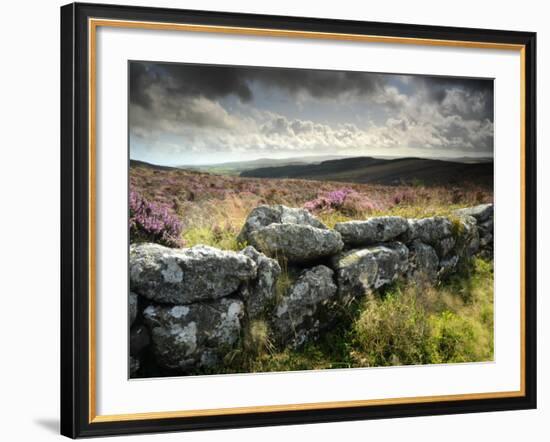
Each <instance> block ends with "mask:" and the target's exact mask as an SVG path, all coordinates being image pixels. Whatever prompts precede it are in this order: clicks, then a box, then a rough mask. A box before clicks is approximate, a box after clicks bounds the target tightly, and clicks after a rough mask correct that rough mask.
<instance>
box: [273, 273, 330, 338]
mask: <svg viewBox="0 0 550 442" xmlns="http://www.w3.org/2000/svg"><path fill="white" fill-rule="evenodd" d="M333 274H334V272H333V271H332V270H331V269H329V268H328V267H326V266H323V265H319V266H316V267H313V268H311V269H309V270H305V271H303V272H302V274H301V275H300V276H299V277H298V279H297V280H296V282H295V283H294V284H293V285H292V286H291V287H290V289H289V291H288V293H287V294H286V296H285V297H284V298H283V299H282V300H281V302H280V303H279V305H277V306H276V307H275V309H274V312H273V315H272V320H271V323H272V331H273V334H274V338H275V340H276V342H278V343H279V344H280V345H282V346H290V347H294V348H296V347H299V346H301V345H302V344H304V342H306V341H307V340H309V339H311V338H313V337H315V336H317V334H318V332H319V329H320V327H321V326H322V325H323V324H322V322H325V323H326V321H327V318H326V317H325V318H324V321H323V320H322V318H320V316H322V315H323V314H327V313H328V307H329V305H330V304H331V303H332V302H333V301H335V298H336V295H337V288H336V285H335V284H334V281H333Z"/></svg>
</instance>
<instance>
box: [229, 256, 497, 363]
mask: <svg viewBox="0 0 550 442" xmlns="http://www.w3.org/2000/svg"><path fill="white" fill-rule="evenodd" d="M283 274H285V273H284V272H283ZM287 282H288V281H286V282H285V283H282V284H286V283H287ZM285 287H286V286H285ZM283 289H284V287H281V289H280V290H283ZM342 313H343V314H342V315H341V317H340V319H339V321H338V322H337V323H336V324H335V325H334V326H333V327H331V328H330V330H329V331H327V332H326V333H324V334H323V335H322V337H321V338H320V339H319V340H318V341H317V342H312V343H309V344H307V345H306V346H305V347H304V348H302V349H300V350H289V349H285V350H277V349H276V348H275V346H274V345H273V344H272V342H271V340H270V338H269V333H268V329H267V327H266V324H265V323H260V324H259V323H253V324H251V325H250V326H249V327H248V328H247V330H246V331H245V333H244V337H243V345H242V346H241V347H240V349H239V350H236V351H234V352H233V353H231V354H230V355H229V356H228V358H226V359H227V360H226V368H225V370H224V372H225V373H235V372H270V371H289V370H312V369H333V368H357V367H373V366H391V365H410V364H439V363H457V362H481V361H491V360H493V263H492V261H487V260H484V259H481V258H475V259H473V260H472V261H471V262H470V263H469V264H468V265H465V266H463V267H462V268H461V269H460V272H459V273H457V274H455V275H453V276H452V277H451V278H450V279H448V280H447V281H446V282H444V283H442V284H440V285H438V286H430V285H415V284H405V283H403V282H397V283H395V284H394V285H392V286H390V287H388V288H386V289H385V290H383V291H381V292H379V293H375V294H373V295H370V296H367V297H366V298H365V299H363V300H361V301H360V302H356V303H355V304H353V305H352V306H350V307H349V308H348V309H346V310H345V311H343V312H342Z"/></svg>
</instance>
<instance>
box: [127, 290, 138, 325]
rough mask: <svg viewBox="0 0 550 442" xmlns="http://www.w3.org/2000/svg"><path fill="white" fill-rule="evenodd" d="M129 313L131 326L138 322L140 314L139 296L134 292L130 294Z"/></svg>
mask: <svg viewBox="0 0 550 442" xmlns="http://www.w3.org/2000/svg"><path fill="white" fill-rule="evenodd" d="M128 311H129V316H130V318H129V319H130V326H131V325H132V324H133V323H134V321H135V320H136V316H137V313H138V295H136V294H135V293H133V292H129V294H128Z"/></svg>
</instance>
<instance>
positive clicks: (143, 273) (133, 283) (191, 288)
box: [130, 244, 256, 305]
mask: <svg viewBox="0 0 550 442" xmlns="http://www.w3.org/2000/svg"><path fill="white" fill-rule="evenodd" d="M255 277H256V264H255V263H254V261H253V260H252V259H250V258H249V257H247V256H245V255H243V254H242V253H236V252H232V251H226V250H219V249H216V248H214V247H209V246H195V247H192V248H190V249H171V248H168V247H164V246H161V245H158V244H133V245H132V246H131V247H130V287H131V289H132V290H133V291H134V292H137V293H139V294H140V295H142V296H144V297H146V298H148V299H151V300H153V301H156V302H161V303H171V304H178V305H179V304H189V303H193V302H197V301H203V300H208V299H216V298H221V297H224V296H227V295H229V294H231V293H233V292H235V291H236V290H237V289H238V287H239V285H240V284H241V283H242V282H243V281H247V280H249V279H252V278H255Z"/></svg>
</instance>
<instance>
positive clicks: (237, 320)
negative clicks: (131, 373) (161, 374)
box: [143, 298, 244, 372]
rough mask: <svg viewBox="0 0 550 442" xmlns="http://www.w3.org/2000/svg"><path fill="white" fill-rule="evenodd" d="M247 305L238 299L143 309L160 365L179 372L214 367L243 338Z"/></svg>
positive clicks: (154, 306)
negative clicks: (242, 329)
mask: <svg viewBox="0 0 550 442" xmlns="http://www.w3.org/2000/svg"><path fill="white" fill-rule="evenodd" d="M243 315H244V305H243V303H242V301H241V300H239V299H236V298H222V299H219V300H216V301H210V302H204V303H202V302H201V303H196V304H190V305H176V306H160V305H150V306H148V307H147V308H146V309H145V310H144V311H143V316H144V319H145V323H146V325H147V327H148V328H149V330H150V331H151V338H152V345H153V352H154V355H155V357H156V361H157V363H158V364H159V366H160V367H162V368H164V369H169V370H176V371H178V372H186V371H189V370H194V369H198V368H213V367H215V366H216V365H217V364H219V363H220V361H221V360H222V359H223V357H224V356H225V355H226V354H227V352H229V351H231V349H232V348H233V347H234V346H235V344H236V343H237V341H238V340H239V337H240V332H241V320H242V318H243Z"/></svg>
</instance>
